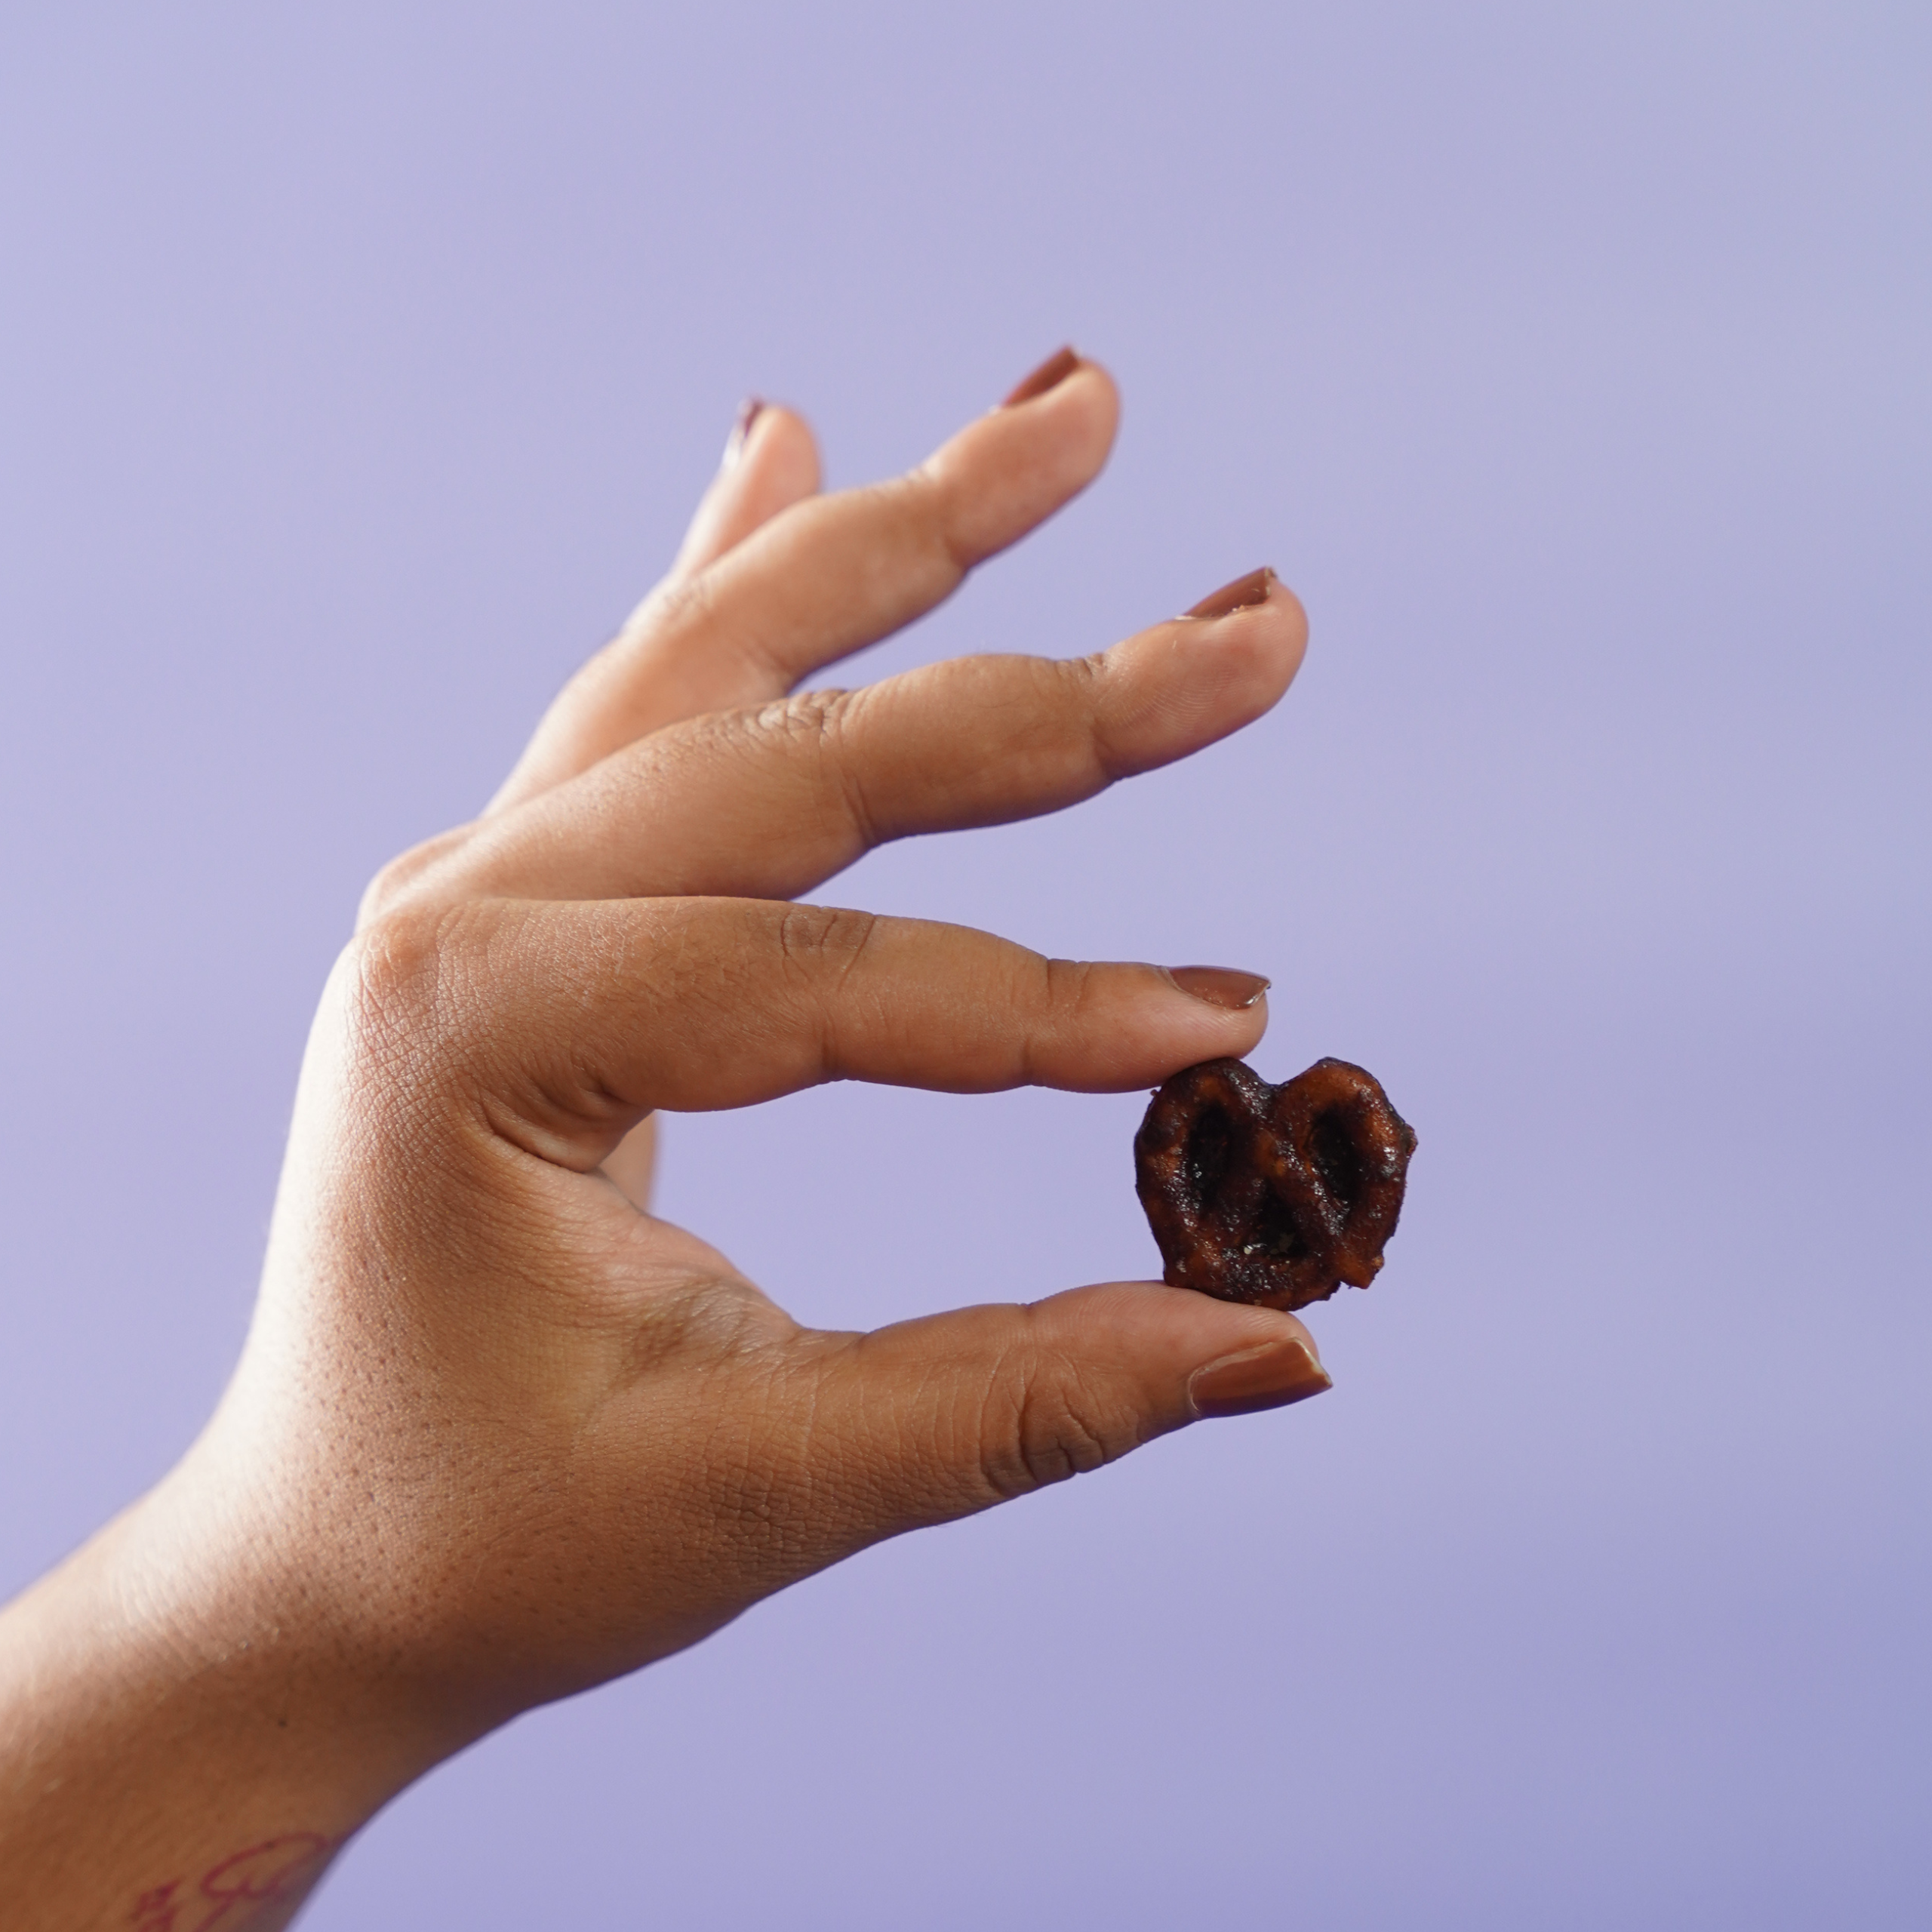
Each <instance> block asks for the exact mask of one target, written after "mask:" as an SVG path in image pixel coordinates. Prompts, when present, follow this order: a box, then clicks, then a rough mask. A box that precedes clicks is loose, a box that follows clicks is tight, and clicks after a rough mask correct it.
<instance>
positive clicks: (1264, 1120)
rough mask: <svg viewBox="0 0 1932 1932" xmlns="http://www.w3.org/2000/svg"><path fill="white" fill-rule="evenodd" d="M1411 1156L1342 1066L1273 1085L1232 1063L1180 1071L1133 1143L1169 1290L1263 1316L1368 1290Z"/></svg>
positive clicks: (1374, 1089) (1389, 1118)
mask: <svg viewBox="0 0 1932 1932" xmlns="http://www.w3.org/2000/svg"><path fill="white" fill-rule="evenodd" d="M1415 1147H1416V1137H1415V1134H1414V1130H1413V1129H1411V1127H1410V1126H1409V1124H1408V1122H1407V1121H1405V1120H1404V1119H1403V1118H1402V1117H1401V1115H1400V1114H1398V1112H1396V1111H1395V1109H1394V1108H1393V1107H1392V1106H1390V1105H1389V1097H1388V1095H1387V1094H1385V1093H1383V1091H1382V1088H1381V1085H1380V1082H1378V1081H1377V1079H1376V1078H1375V1076H1374V1075H1373V1074H1371V1073H1367V1072H1364V1071H1363V1069H1361V1068H1360V1067H1358V1066H1350V1065H1349V1063H1348V1062H1347V1061H1346V1060H1317V1061H1316V1062H1315V1064H1314V1065H1313V1066H1311V1067H1310V1068H1309V1069H1308V1070H1307V1072H1305V1073H1298V1074H1297V1075H1295V1077H1294V1079H1292V1080H1287V1081H1283V1082H1282V1083H1281V1085H1280V1086H1278V1087H1271V1086H1269V1084H1268V1083H1267V1081H1265V1080H1263V1079H1262V1078H1261V1077H1260V1075H1258V1074H1257V1073H1256V1072H1254V1069H1252V1068H1251V1067H1249V1066H1244V1064H1243V1063H1241V1061H1239V1060H1207V1061H1204V1062H1203V1063H1201V1065H1200V1066H1190V1067H1189V1068H1187V1069H1185V1070H1184V1071H1183V1072H1180V1073H1177V1074H1176V1075H1174V1078H1172V1079H1171V1080H1170V1081H1168V1082H1167V1084H1165V1085H1164V1086H1163V1087H1162V1088H1161V1090H1160V1091H1159V1092H1158V1093H1157V1094H1155V1096H1154V1098H1153V1100H1152V1103H1151V1104H1150V1105H1149V1107H1148V1109H1147V1117H1146V1119H1145V1120H1143V1121H1142V1122H1141V1124H1140V1132H1139V1133H1138V1134H1136V1135H1135V1137H1134V1167H1135V1177H1136V1186H1137V1191H1138V1192H1139V1194H1140V1204H1141V1205H1142V1206H1143V1207H1144V1208H1146V1211H1147V1220H1148V1223H1149V1226H1151V1227H1152V1229H1153V1230H1154V1239H1155V1241H1156V1242H1157V1243H1158V1244H1159V1247H1160V1250H1161V1260H1163V1261H1164V1263H1166V1264H1167V1270H1166V1275H1165V1278H1166V1280H1167V1281H1168V1283H1169V1284H1170V1285H1171V1286H1172V1287H1177V1288H1198V1289H1199V1290H1200V1291H1201V1293H1202V1294H1210V1295H1216V1296H1218V1297H1220V1299H1221V1300H1223V1301H1239V1302H1252V1303H1260V1304H1261V1305H1262V1306H1266V1307H1269V1308H1306V1306H1308V1305H1309V1303H1310V1302H1316V1301H1325V1300H1327V1298H1328V1297H1329V1296H1331V1295H1332V1294H1334V1292H1335V1291H1336V1289H1337V1288H1338V1287H1340V1286H1341V1284H1343V1282H1344V1281H1346V1282H1348V1283H1349V1284H1350V1285H1351V1286H1352V1287H1358V1288H1365V1287H1367V1286H1368V1284H1369V1283H1370V1282H1371V1281H1373V1280H1374V1278H1375V1276H1376V1273H1377V1270H1378V1269H1380V1267H1381V1266H1382V1248H1383V1243H1384V1242H1386V1241H1387V1240H1388V1238H1389V1236H1390V1235H1392V1234H1393V1233H1394V1232H1395V1221H1396V1217H1398V1215H1399V1214H1401V1211H1402V1189H1403V1187H1404V1183H1406V1181H1407V1176H1408V1168H1409V1156H1410V1155H1411V1154H1413V1153H1414V1152H1415Z"/></svg>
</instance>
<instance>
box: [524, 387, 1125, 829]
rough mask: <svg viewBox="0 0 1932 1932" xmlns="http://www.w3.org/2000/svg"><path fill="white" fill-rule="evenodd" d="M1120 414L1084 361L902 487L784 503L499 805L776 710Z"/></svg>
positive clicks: (1037, 504)
mask: <svg viewBox="0 0 1932 1932" xmlns="http://www.w3.org/2000/svg"><path fill="white" fill-rule="evenodd" d="M1118 414H1119V409H1118V397H1117V395H1116V393H1115V389H1114V386H1113V383H1112V380H1111V378H1109V377H1108V376H1107V375H1106V373H1105V371H1103V370H1101V369H1100V368H1098V367H1097V365H1094V364H1092V363H1089V362H1079V363H1078V364H1077V365H1076V366H1075V368H1073V369H1072V371H1071V372H1070V373H1069V374H1066V376H1065V377H1063V378H1062V379H1061V380H1060V381H1059V382H1058V383H1057V384H1056V385H1055V386H1054V387H1053V388H1052V389H1049V390H1048V391H1047V392H1045V393H1044V394H1041V395H1035V396H1032V397H1030V398H1024V399H1023V400H1021V401H1018V402H1016V403H1014V404H1011V405H1004V406H1002V407H1001V408H998V409H996V410H995V411H992V412H991V413H990V414H987V415H986V416H983V417H980V419H979V420H977V422H975V423H971V424H969V425H968V426H967V427H966V428H965V429H963V430H961V432H959V434H958V435H956V436H955V437H954V438H952V441H949V442H948V443H947V444H946V445H944V446H943V448H940V450H939V451H937V452H936V453H935V454H934V455H933V456H931V457H929V458H928V460H926V462H924V463H922V464H921V465H920V466H919V467H918V469H915V470H913V471H912V472H910V473H909V475H905V476H903V477H900V478H897V480H895V481H893V482H891V483H886V484H877V485H872V486H871V487H870V488H866V489H860V490H851V491H842V492H841V493H840V494H837V495H835V496H831V497H810V498H808V499H807V500H804V501H801V502H795V503H792V506H790V507H789V509H785V510H783V511H782V512H780V513H779V514H778V515H775V516H774V517H773V518H771V521H769V522H767V523H765V524H764V525H762V526H761V527H760V528H757V529H755V531H752V533H751V534H749V535H748V536H746V537H745V538H744V539H743V540H742V541H740V543H738V544H737V546H736V547H735V548H734V549H730V550H728V551H727V552H724V554H723V555H721V556H719V558H718V560H717V561H715V562H714V563H712V565H710V566H709V568H706V569H704V570H702V571H700V572H699V573H698V574H697V575H696V576H695V577H691V578H689V579H688V580H685V581H683V582H682V583H681V584H679V585H678V586H675V587H674V588H673V589H672V590H671V591H670V592H669V594H668V595H665V596H663V597H661V598H660V597H657V596H654V597H653V598H649V599H648V600H647V601H646V602H645V604H644V605H641V607H640V608H639V611H638V614H637V617H636V618H635V619H634V620H633V621H632V623H631V624H629V625H628V626H626V629H625V630H624V632H623V634H622V635H620V636H619V637H618V638H617V641H615V642H614V643H613V644H611V645H609V646H608V647H607V648H606V649H605V651H602V652H601V653H600V654H598V656H597V657H595V658H593V659H592V660H591V662H590V663H589V664H588V665H586V666H585V668H584V669H583V671H581V672H579V674H578V675H577V677H576V678H574V679H573V680H572V681H571V684H570V685H568V686H567V687H566V688H565V690H564V691H563V693H562V694H561V696H560V697H558V700H557V701H556V702H555V704H553V705H552V706H551V709H550V711H549V714H548V715H546V717H545V718H544V720H543V723H542V724H540V725H539V727H538V728H537V734H536V736H535V737H534V738H533V739H532V740H531V744H530V747H529V749H528V751H527V752H525V754H524V756H523V758H522V760H521V761H520V762H519V764H518V766H517V768H516V770H515V771H514V772H513V773H512V774H511V776H510V779H509V782H508V783H506V785H505V786H504V787H503V790H502V791H501V792H500V793H499V794H498V795H497V798H496V800H495V801H494V802H493V804H492V807H491V809H492V810H503V809H506V808H508V807H509V806H512V805H514V804H518V803H521V801H524V800H525V799H526V798H531V797H532V796H534V795H536V794H537V792H541V791H543V790H546V789H549V787H550V786H553V785H556V784H559V783H562V782H563V781H564V780H566V779H568V778H570V777H573V776H574V775H575V774H577V773H578V772H580V771H585V770H586V769H588V768H589V767H590V766H591V765H592V764H595V763H596V762H597V761H598V759H600V758H605V757H607V756H608V755H609V754H610V753H611V752H614V751H615V750H617V749H618V748H619V747H620V746H623V745H626V744H629V743H631V742H632V740H634V739H636V738H638V737H642V736H643V735H644V734H645V733H646V732H648V731H654V730H655V729H657V728H658V727H659V726H660V725H663V724H669V723H672V722H674V721H676V720H678V719H679V718H691V717H695V716H697V715H699V714H700V713H701V712H711V711H724V710H733V709H739V708H740V707H742V706H748V705H754V704H758V703H764V702H765V701H766V700H769V699H771V698H774V697H781V696H783V694H784V693H786V691H789V690H790V689H791V688H792V686H793V685H795V684H796V683H797V682H798V681H799V680H800V679H801V678H804V676H806V675H808V674H809V673H810V672H812V671H814V670H816V669H818V668H820V666H823V665H826V664H829V663H832V662H834V661H835V660H837V659H838V658H841V657H845V656H847V655H848V654H850V653H851V652H852V651H857V650H858V649H860V648H861V647H863V645H868V644H872V643H875V642H876V641H878V639H879V638H882V637H885V636H888V635H891V632H894V631H896V630H897V629H900V628H901V627H902V626H904V625H906V624H907V623H910V622H911V621H912V620H913V619H914V618H915V617H918V616H920V615H921V614H923V613H924V612H925V611H928V610H930V609H931V608H932V607H933V606H934V605H936V604H937V603H939V602H940V601H942V600H943V599H944V598H946V597H947V596H949V595H951V594H952V592H953V591H954V590H955V589H956V588H957V587H958V584H959V583H960V580H961V578H963V577H964V575H965V574H966V573H967V571H969V570H970V569H971V568H973V566H974V565H976V564H977V563H980V562H981V561H983V560H984V559H985V558H988V557H989V556H992V555H993V554H994V553H995V552H997V551H999V550H1002V549H1004V548H1005V547H1006V546H1008V544H1009V543H1013V542H1014V541H1015V540H1017V539H1018V538H1019V537H1023V536H1024V535H1025V534H1026V532H1027V531H1029V530H1031V529H1032V528H1034V527H1035V525H1038V524H1039V523H1041V522H1042V521H1044V519H1045V518H1047V517H1048V516H1049V515H1051V514H1052V512H1054V510H1056V509H1059V508H1060V506H1061V505H1062V504H1063V503H1066V501H1067V500H1068V499H1069V497H1072V496H1073V495H1075V494H1076V493H1077V492H1078V491H1080V490H1081V489H1082V488H1084V487H1085V486H1086V485H1087V484H1088V483H1089V482H1091V481H1092V480H1093V478H1094V476H1095V475H1097V474H1098V472H1099V471H1100V466H1101V465H1102V463H1104V462H1105V460H1106V454H1107V451H1108V450H1109V448H1110V447H1111V445H1112V441H1113V434H1114V429H1115V423H1116V422H1117V421H1118Z"/></svg>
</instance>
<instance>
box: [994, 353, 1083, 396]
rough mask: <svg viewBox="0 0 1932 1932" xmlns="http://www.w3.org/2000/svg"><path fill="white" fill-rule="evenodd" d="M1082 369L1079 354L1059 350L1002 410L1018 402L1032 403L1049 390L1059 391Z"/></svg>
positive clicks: (1027, 379)
mask: <svg viewBox="0 0 1932 1932" xmlns="http://www.w3.org/2000/svg"><path fill="white" fill-rule="evenodd" d="M1079 367H1080V356H1079V354H1078V351H1076V350H1075V349H1055V350H1054V352H1053V353H1052V355H1049V356H1048V358H1047V359H1046V360H1045V361H1044V362H1042V363H1041V365H1040V366H1039V367H1038V368H1037V369H1035V371H1033V373H1032V374H1031V375H1030V376H1029V377H1027V378H1026V380H1025V381H1023V383H1021V384H1020V386H1019V387H1018V388H1017V389H1015V390H1014V392H1013V393H1012V394H1011V395H1010V396H1008V398H1007V399H1006V400H1005V401H1004V402H1003V403H1001V405H1000V407H1001V408H1002V409H1011V408H1012V407H1013V405H1014V404H1015V403H1016V402H1031V401H1032V400H1033V398H1035V396H1041V395H1045V394H1046V392H1048V390H1049V389H1058V388H1059V387H1060V384H1061V383H1063V382H1065V381H1066V379H1067V377H1069V376H1070V375H1072V374H1073V372H1074V371H1075V370H1076V369H1077V368H1079Z"/></svg>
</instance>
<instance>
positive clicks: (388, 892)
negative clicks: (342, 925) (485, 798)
mask: <svg viewBox="0 0 1932 1932" xmlns="http://www.w3.org/2000/svg"><path fill="white" fill-rule="evenodd" d="M471 830H472V827H470V826H466V825H461V826H457V827H456V828H455V829H454V830H453V831H450V832H439V833H438V835H436V837H435V838H426V839H425V840H424V841H423V843H422V844H420V845H412V846H411V848H410V849H409V850H408V851H407V852H403V853H400V854H398V855H397V857H395V858H393V859H392V860H389V863H388V864H387V865H386V866H383V869H382V870H381V871H380V872H377V875H375V877H374V878H372V879H371V881H369V884H368V888H366V889H365V891H364V892H363V894H362V897H361V903H359V904H358V906H357V907H356V909H355V930H356V931H358V933H359V932H361V931H363V930H364V929H365V928H367V927H368V926H371V925H373V924H374V923H375V922H376V921H377V920H379V919H380V918H383V917H384V916H385V915H386V914H387V913H389V912H392V910H394V909H395V908H396V907H398V906H400V905H401V904H402V903H403V902H404V901H405V900H407V899H408V898H410V897H412V896H413V895H414V894H415V893H416V892H417V891H418V889H419V888H420V887H421V886H422V884H423V881H425V880H426V878H429V875H431V874H432V873H433V872H436V871H437V870H438V869H439V868H440V867H441V864H442V862H443V860H445V859H446V858H448V857H449V856H450V854H451V853H453V852H454V851H457V849H458V848H460V846H462V845H463V844H465V843H466V841H468V839H469V835H470V832H471Z"/></svg>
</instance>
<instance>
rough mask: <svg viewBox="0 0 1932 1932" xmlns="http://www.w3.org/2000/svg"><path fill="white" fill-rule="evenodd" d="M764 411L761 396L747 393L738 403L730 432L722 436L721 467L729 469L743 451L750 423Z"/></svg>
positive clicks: (749, 432) (749, 435)
mask: <svg viewBox="0 0 1932 1932" xmlns="http://www.w3.org/2000/svg"><path fill="white" fill-rule="evenodd" d="M762 414H764V398H763V397H762V396H757V395H748V396H746V398H745V399H744V401H743V402H741V403H740V404H739V405H738V414H737V420H735V421H734V423H732V425H731V434H730V435H728V436H727V437H726V438H724V462H723V463H722V465H721V467H722V468H724V469H731V468H733V467H734V466H735V465H736V464H737V460H738V459H739V457H741V456H743V454H744V453H745V445H746V443H747V442H748V441H749V440H750V438H751V433H752V424H753V423H755V422H756V421H757V420H758V417H760V416H761V415H762Z"/></svg>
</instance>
